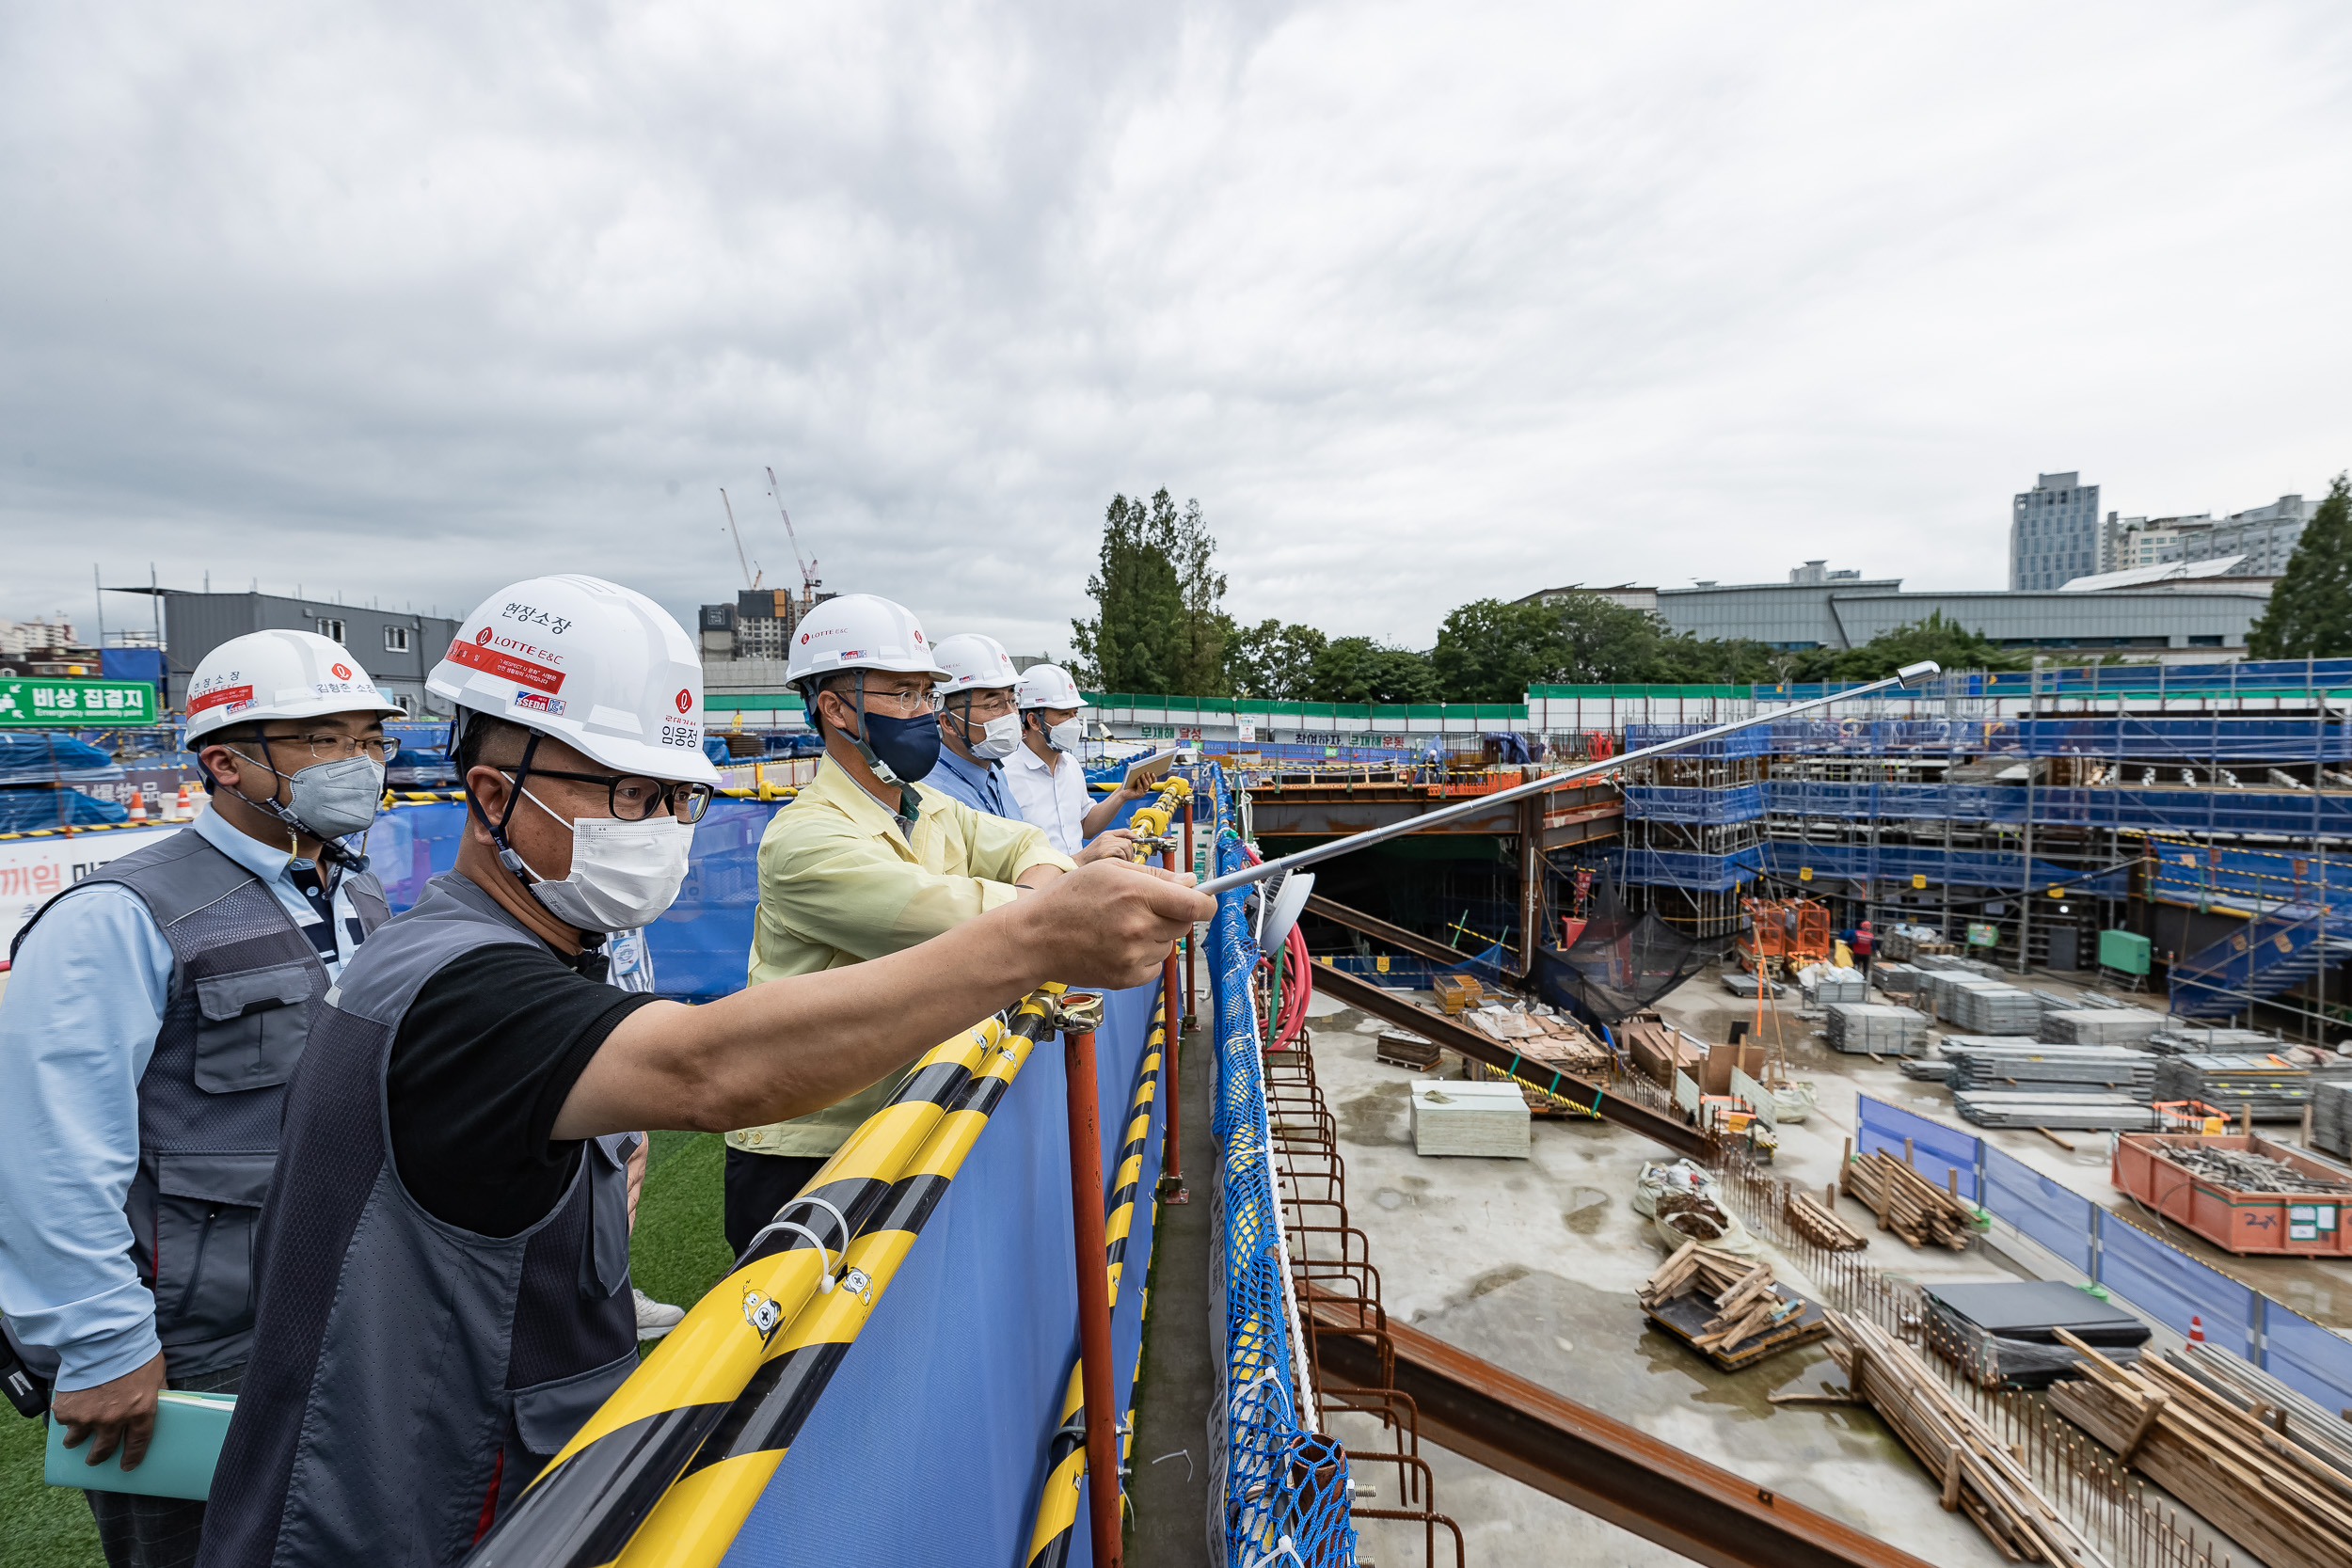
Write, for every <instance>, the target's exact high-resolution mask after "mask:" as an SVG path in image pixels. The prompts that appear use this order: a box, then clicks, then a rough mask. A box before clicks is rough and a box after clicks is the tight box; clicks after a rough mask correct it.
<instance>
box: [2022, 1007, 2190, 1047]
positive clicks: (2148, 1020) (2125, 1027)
mask: <svg viewBox="0 0 2352 1568" xmlns="http://www.w3.org/2000/svg"><path fill="white" fill-rule="evenodd" d="M2163 1027H2164V1015H2163V1014H2162V1013H2152V1012H2148V1011H2146V1010H2145V1009H2143V1008H2139V1007H2077V1008H2069V1009H2067V1010H2066V1011H2063V1012H2045V1013H2043V1014H2042V1030H2041V1037H2042V1038H2043V1039H2045V1040H2048V1041H2050V1042H2051V1043H2052V1044H2053V1045H2145V1044H2146V1043H2147V1042H2148V1037H2150V1036H2151V1035H2153V1034H2154V1033H2155V1032H2156V1031H2157V1030H2159V1029H2161V1028H2163Z"/></svg>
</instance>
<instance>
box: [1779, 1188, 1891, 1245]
mask: <svg viewBox="0 0 2352 1568" xmlns="http://www.w3.org/2000/svg"><path fill="white" fill-rule="evenodd" d="M1828 1196H1835V1195H1834V1194H1832V1195H1828ZM1781 1217H1782V1218H1783V1219H1785V1220H1787V1221H1788V1224H1789V1226H1790V1227H1792V1228H1794V1229H1795V1231H1796V1232H1797V1234H1798V1235H1800V1236H1803V1237H1804V1239H1805V1240H1806V1241H1808V1242H1811V1243H1813V1244H1814V1245H1815V1246H1818V1247H1827V1248H1828V1249H1829V1250H1830V1251H1832V1252H1859V1251H1861V1250H1862V1249H1863V1248H1864V1247H1866V1246H1868V1245H1869V1244H1870V1238H1869V1237H1867V1236H1865V1235H1864V1234H1863V1233H1862V1232H1861V1231H1859V1230H1856V1229H1855V1228H1854V1227H1852V1226H1851V1225H1848V1224H1847V1223H1846V1222H1845V1221H1844V1220H1842V1219H1839V1218H1838V1217H1837V1212H1836V1210H1835V1209H1832V1208H1831V1207H1830V1206H1829V1205H1828V1204H1827V1203H1825V1202H1823V1201H1822V1200H1821V1199H1820V1198H1817V1197H1815V1196H1813V1195H1812V1194H1810V1193H1806V1192H1801V1191H1799V1190H1798V1189H1796V1188H1794V1187H1791V1188H1789V1189H1788V1202H1787V1203H1786V1204H1784V1205H1782V1207H1781Z"/></svg>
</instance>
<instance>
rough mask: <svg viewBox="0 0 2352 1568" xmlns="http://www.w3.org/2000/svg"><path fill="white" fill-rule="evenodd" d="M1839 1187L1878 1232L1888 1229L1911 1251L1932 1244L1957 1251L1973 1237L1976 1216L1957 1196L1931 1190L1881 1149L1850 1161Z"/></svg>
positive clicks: (1940, 1189) (1936, 1188)
mask: <svg viewBox="0 0 2352 1568" xmlns="http://www.w3.org/2000/svg"><path fill="white" fill-rule="evenodd" d="M1839 1187H1840V1189H1841V1190H1842V1191H1843V1192H1844V1193H1845V1195H1846V1196H1848V1197H1853V1198H1859V1199H1861V1201H1862V1203H1863V1206H1864V1207H1865V1208H1867V1209H1868V1210H1869V1211H1870V1212H1872V1213H1874V1214H1876V1215H1877V1216H1878V1217H1879V1228H1880V1229H1882V1230H1892V1231H1893V1232H1894V1233H1895V1234H1896V1235H1898V1236H1900V1237H1901V1238H1902V1239H1903V1240H1904V1241H1906V1242H1908V1243H1911V1244H1912V1246H1914V1247H1923V1246H1928V1245H1931V1244H1932V1245H1935V1246H1941V1247H1949V1248H1950V1249H1951V1250H1952V1251H1954V1252H1961V1251H1963V1250H1965V1249H1966V1247H1967V1245H1968V1242H1969V1238H1970V1237H1972V1236H1974V1235H1975V1234H1976V1228H1975V1227H1976V1219H1977V1212H1976V1210H1975V1209H1974V1208H1973V1207H1971V1206H1970V1205H1968V1204H1966V1203H1963V1202H1962V1201H1961V1199H1960V1195H1959V1194H1958V1193H1956V1192H1952V1191H1949V1190H1947V1188H1944V1187H1939V1186H1937V1185H1936V1184H1935V1183H1934V1182H1932V1181H1931V1180H1928V1179H1927V1178H1926V1177H1924V1176H1921V1175H1920V1174H1919V1173H1918V1172H1917V1171H1915V1170H1914V1169H1912V1168H1911V1167H1910V1166H1909V1165H1906V1164H1903V1163H1902V1162H1901V1161H1900V1160H1898V1159H1896V1158H1895V1156H1893V1155H1892V1154H1889V1153H1888V1152H1886V1151H1885V1150H1884V1149H1880V1150H1878V1151H1877V1152H1876V1153H1871V1154H1864V1155H1860V1156H1858V1157H1856V1158H1855V1160H1854V1161H1853V1162H1852V1163H1851V1164H1849V1165H1848V1166H1847V1167H1846V1177H1845V1180H1843V1181H1842V1182H1840V1183H1839Z"/></svg>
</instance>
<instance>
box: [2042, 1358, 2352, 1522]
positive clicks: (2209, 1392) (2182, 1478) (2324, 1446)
mask: <svg viewBox="0 0 2352 1568" xmlns="http://www.w3.org/2000/svg"><path fill="white" fill-rule="evenodd" d="M2059 1337H2060V1338H2062V1339H2064V1340H2065V1341H2066V1343H2067V1344H2068V1345H2070V1346H2072V1347H2073V1348H2074V1351H2075V1352H2076V1353H2077V1354H2080V1355H2081V1356H2082V1370H2084V1371H2086V1372H2088V1373H2090V1376H2089V1377H2087V1378H2084V1379H2082V1380H2080V1381H2068V1382H2063V1383H2057V1384H2053V1385H2052V1386H2051V1387H2050V1396H2049V1397H2050V1407H2051V1408H2052V1409H2054V1410H2056V1411H2057V1412H2058V1414H2059V1415H2061V1416H2063V1417H2065V1418H2067V1419H2068V1420H2070V1421H2072V1422H2074V1424H2075V1425H2076V1426H2078V1427H2081V1428H2082V1429H2083V1430H2084V1431H2085V1432H2088V1433H2090V1435H2091V1436H2093V1437H2095V1438H2097V1439H2098V1440H2099V1441H2100V1442H2101V1443H2103V1444H2105V1445H2106V1447H2107V1448H2109V1449H2113V1450H2114V1452H2115V1453H2116V1455H2117V1457H2119V1458H2120V1459H2122V1461H2123V1463H2124V1464H2125V1465H2130V1466H2131V1467H2132V1468H2134V1469H2136V1470H2137V1471H2139V1472H2140V1473H2141V1474H2142V1475H2144V1476H2146V1477H2147V1478H2148V1479H2149V1480H2150V1481H2154V1482H2155V1483H2156V1484H2157V1485H2158V1486H2161V1487H2163V1488H2164V1489H2165V1490H2166V1491H2167V1492H2169V1493H2170V1494H2172V1496H2173V1497H2177V1498H2179V1499H2180V1500H2181V1502H2182V1503H2184V1504H2185V1505H2186V1506H2187V1507H2188V1508H2190V1509H2192V1510H2194V1511H2195V1512H2197V1513H2200V1514H2201V1515H2203V1516H2204V1518H2205V1519H2206V1520H2208V1521H2209V1522H2211V1523H2212V1524H2213V1526H2214V1527H2215V1528H2217V1529H2219V1530H2221V1531H2222V1532H2223V1533H2224V1534H2226V1535H2228V1536H2229V1537H2230V1538H2231V1539H2232V1540H2233V1541H2235V1542H2237V1543H2238V1544H2240V1545H2242V1546H2244V1547H2245V1548H2246V1549H2247V1550H2248V1551H2249V1552H2250V1553H2252V1554H2253V1555H2254V1556H2256V1557H2258V1558H2260V1559H2261V1560H2263V1561H2264V1562H2265V1564H2267V1565H2268V1568H2352V1470H2348V1469H2347V1467H2346V1455H2345V1453H2344V1449H2343V1445H2342V1444H2341V1442H2340V1441H2337V1440H2334V1439H2332V1438H2330V1437H2328V1436H2326V1435H2324V1426H2323V1423H2324V1425H2325V1426H2333V1425H2337V1424H2339V1423H2337V1422H2334V1421H2332V1420H2330V1419H2328V1418H2327V1416H2326V1413H2325V1412H2313V1411H2311V1410H2310V1409H2309V1407H2308V1406H2304V1407H2303V1408H2301V1409H2297V1410H2296V1412H2295V1413H2294V1415H2293V1416H2290V1414H2289V1406H2288V1404H2287V1403H2285V1402H2280V1403H2275V1404H2274V1403H2272V1402H2269V1401H2268V1400H2265V1399H2264V1398H2262V1397H2260V1391H2259V1389H2258V1388H2257V1387H2256V1386H2254V1385H2253V1384H2251V1382H2250V1381H2249V1379H2248V1378H2245V1377H2229V1376H2225V1375H2219V1374H2217V1373H2216V1372H2215V1371H2214V1370H2213V1369H2214V1368H2215V1367H2217V1366H2219V1365H2221V1364H2222V1363H2223V1362H2224V1360H2225V1358H2223V1357H2218V1356H2214V1355H2210V1354H2208V1355H2207V1356H2205V1357H2203V1358H2202V1359H2195V1358H2193V1357H2194V1356H2195V1352H2194V1350H2192V1352H2191V1353H2190V1354H2186V1355H2184V1354H2181V1353H2179V1352H2174V1353H2171V1354H2168V1355H2165V1356H2163V1357H2161V1358H2158V1357H2154V1356H2151V1357H2147V1358H2145V1359H2143V1360H2142V1361H2141V1362H2140V1363H2139V1365H2138V1366H2137V1367H2134V1368H2126V1367H2120V1366H2118V1365H2116V1364H2115V1363H2114V1362H2113V1361H2111V1360H2109V1359H2107V1358H2106V1356H2104V1355H2102V1354H2099V1353H2098V1351H2097V1350H2095V1349H2093V1348H2092V1347H2091V1346H2090V1345H2087V1344H2084V1343H2083V1342H2082V1341H2081V1340H2079V1339H2077V1338H2075V1337H2074V1336H2073V1335H2071V1334H2065V1333H2063V1332H2061V1334H2060V1336H2059ZM2244 1371H2245V1372H2246V1373H2248V1374H2251V1377H2252V1378H2260V1377H2261V1376H2262V1374H2260V1373H2257V1372H2255V1371H2254V1370H2253V1369H2252V1368H2250V1367H2246V1368H2244ZM2201 1374H2203V1375H2201ZM2297 1403H2300V1402H2297ZM2314 1415H2316V1416H2317V1417H2318V1419H2317V1420H2313V1419H2312V1416H2314Z"/></svg>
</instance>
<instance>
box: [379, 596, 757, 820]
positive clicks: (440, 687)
mask: <svg viewBox="0 0 2352 1568" xmlns="http://www.w3.org/2000/svg"><path fill="white" fill-rule="evenodd" d="M424 684H425V689H427V690H428V691H431V692H432V693H433V694H434V695H436V696H438V697H446V698H448V699H449V700H450V701H451V702H453V703H455V704H456V705H458V706H459V707H461V708H468V709H470V710H472V711H473V712H475V713H486V714H489V715H490V716H492V717H493V718H498V719H504V720H508V721H511V722H514V723H516V724H521V725H523V726H525V727H526V728H529V729H533V730H536V731H538V732H539V733H540V734H542V735H548V736H554V737H555V738H556V739H558V740H561V741H563V742H564V744H565V745H567V746H570V747H571V748H572V749H573V750H575V751H577V752H580V754H581V755H582V756H586V757H591V758H593V759H595V760H596V761H597V762H600V763H602V764H604V765H605V766H606V767H607V768H617V769H619V770H620V771H622V772H624V773H634V774H639V775H642V776H644V777H648V778H655V779H663V780H669V781H672V782H675V783H679V784H717V783H718V782H719V771H718V769H717V768H713V767H711V766H710V759H709V758H708V757H706V756H704V755H703V667H702V660H701V658H700V657H699V656H698V655H697V654H696V652H695V649H694V644H693V641H691V639H690V638H688V637H687V635H686V628H685V627H683V626H679V625H678V624H677V621H676V620H675V618H674V617H673V616H672V615H671V614H670V612H669V611H668V610H664V609H662V608H661V607H660V605H658V604H656V603H654V602H653V601H652V600H651V599H649V598H647V597H645V595H644V594H640V593H637V592H635V591H634V590H632V589H628V588H623V587H621V586H620V585H619V584H618V583H612V582H607V581H605V580H604V579H603V578H591V577H581V576H579V575H577V574H572V573H566V574H564V575H563V576H561V577H546V578H527V579H526V580H524V581H522V582H517V583H514V584H512V585H510V586H508V587H505V588H501V589H500V590H499V591H498V592H497V593H495V594H491V595H490V596H489V597H488V598H486V599H485V600H483V601H482V603H481V604H480V605H479V606H477V607H476V608H475V610H474V612H473V613H472V614H471V615H469V616H468V617H466V621H465V624H464V626H461V627H460V628H459V629H458V633H457V638H456V641H453V642H452V643H451V644H450V645H449V652H448V653H446V654H444V655H442V656H441V662H440V663H438V664H436V665H435V666H434V667H433V673H432V674H430V675H428V676H426V677H425V683H424ZM461 717H462V716H461Z"/></svg>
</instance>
